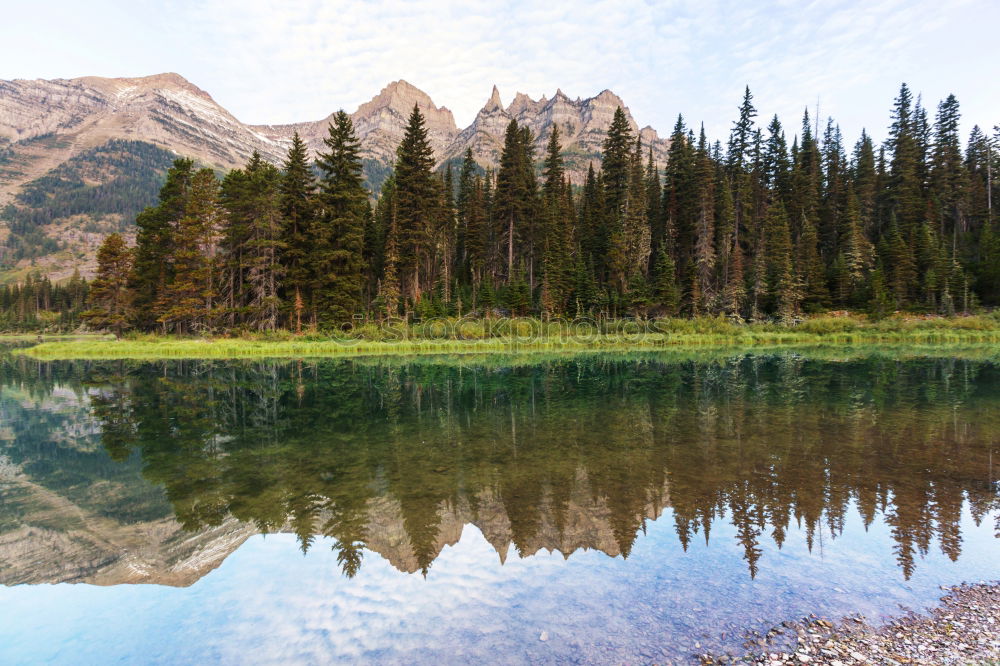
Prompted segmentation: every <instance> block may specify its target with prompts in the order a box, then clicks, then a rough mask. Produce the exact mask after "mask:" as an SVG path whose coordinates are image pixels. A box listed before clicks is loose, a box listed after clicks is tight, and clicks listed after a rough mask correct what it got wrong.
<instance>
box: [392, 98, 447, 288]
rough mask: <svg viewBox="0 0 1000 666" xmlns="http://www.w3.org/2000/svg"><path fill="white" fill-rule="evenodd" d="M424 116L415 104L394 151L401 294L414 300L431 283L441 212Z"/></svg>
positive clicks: (432, 154)
mask: <svg viewBox="0 0 1000 666" xmlns="http://www.w3.org/2000/svg"><path fill="white" fill-rule="evenodd" d="M433 168H434V151H433V150H432V149H431V145H430V142H429V141H428V138H427V127H426V125H425V122H424V116H423V114H422V113H420V109H419V108H418V107H417V105H416V104H414V105H413V111H412V112H411V113H410V117H409V120H408V121H407V125H406V130H405V131H404V133H403V140H402V142H401V143H400V144H399V148H398V149H397V151H396V169H395V178H396V234H397V241H398V251H399V266H398V269H399V279H400V284H401V292H402V294H401V295H402V296H404V297H405V298H407V299H408V300H409V301H410V302H413V303H416V302H417V301H419V300H420V297H421V295H422V294H423V293H424V292H425V291H429V290H430V289H431V288H432V287H433V284H434V280H433V278H434V276H433V266H434V264H435V257H434V256H432V247H431V239H432V235H433V232H434V229H435V227H436V225H437V221H438V218H439V216H440V211H441V206H440V201H441V193H440V181H439V180H438V179H437V178H435V177H434V174H433Z"/></svg>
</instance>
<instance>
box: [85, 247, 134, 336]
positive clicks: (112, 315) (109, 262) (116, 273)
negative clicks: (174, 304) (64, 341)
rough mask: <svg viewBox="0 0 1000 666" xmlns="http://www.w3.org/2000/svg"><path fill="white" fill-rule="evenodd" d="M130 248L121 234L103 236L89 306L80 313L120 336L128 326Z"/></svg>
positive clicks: (131, 257) (130, 296) (129, 310)
mask: <svg viewBox="0 0 1000 666" xmlns="http://www.w3.org/2000/svg"><path fill="white" fill-rule="evenodd" d="M132 259H133V254H132V250H130V249H129V247H128V246H127V245H126V244H125V239H124V238H122V235H121V234H118V233H114V234H111V235H110V236H108V237H107V238H105V239H104V242H103V243H101V247H99V248H98V249H97V274H96V275H95V276H94V281H93V282H91V283H90V292H89V294H88V297H87V305H88V306H89V309H88V310H87V311H86V312H84V313H82V314H81V317H82V318H83V320H84V321H86V322H87V323H88V324H89V325H91V326H93V327H95V328H99V329H106V330H109V331H111V332H113V333H114V334H115V337H116V338H120V337H121V336H122V333H123V332H124V331H125V329H126V328H128V327H129V319H130V315H131V308H132V293H131V291H130V290H129V288H128V280H129V273H130V272H131V270H132Z"/></svg>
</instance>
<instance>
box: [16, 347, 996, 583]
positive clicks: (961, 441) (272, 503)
mask: <svg viewBox="0 0 1000 666" xmlns="http://www.w3.org/2000/svg"><path fill="white" fill-rule="evenodd" d="M0 373H2V374H0V388H2V393H0V417H2V423H3V425H2V429H0V500H2V503H0V552H4V553H6V555H7V556H6V557H5V558H2V559H0V583H5V584H8V585H10V584H17V583H41V582H62V581H84V582H91V583H98V584H113V583H119V582H157V583H164V584H169V585H190V584H192V583H193V582H195V581H196V580H197V579H198V578H199V577H201V576H203V575H204V574H205V573H207V572H208V571H210V570H211V569H212V568H214V567H215V566H218V564H219V563H221V562H222V560H223V559H224V558H225V557H226V556H227V555H228V554H229V553H231V552H232V551H234V550H235V549H236V548H238V547H239V546H240V544H242V543H243V541H245V540H246V539H247V538H248V537H249V536H251V535H253V534H255V533H258V532H263V533H277V532H286V533H294V534H295V536H296V538H297V541H298V544H299V547H300V548H301V549H302V550H303V551H308V550H309V549H310V548H311V547H315V546H316V545H318V544H319V543H322V547H324V548H328V547H331V545H332V547H333V548H334V549H335V551H336V558H337V561H338V562H339V564H340V567H341V568H342V570H343V572H344V574H346V575H347V576H349V577H353V576H354V575H356V574H357V573H358V571H359V569H360V567H362V566H363V565H364V554H365V551H366V550H367V551H370V552H375V553H378V554H380V555H381V556H382V557H384V558H386V559H387V560H388V561H389V562H391V563H392V564H393V565H394V566H395V567H396V568H397V569H399V570H401V571H405V572H422V573H423V574H424V575H427V573H428V572H429V570H431V568H432V566H433V564H434V561H435V559H436V558H437V557H438V556H439V555H440V553H441V552H442V549H443V548H444V547H445V545H448V544H454V543H456V542H457V541H458V540H459V538H460V536H461V535H462V530H463V526H465V525H468V524H472V525H475V526H476V527H477V528H478V529H479V531H480V532H481V533H482V535H483V537H484V538H485V539H486V541H488V542H489V544H490V545H491V546H492V548H493V549H495V550H496V552H497V553H498V554H499V558H500V560H501V561H503V560H504V559H505V558H506V557H507V556H508V554H509V553H510V551H511V549H512V548H513V550H514V551H515V552H516V554H517V555H518V557H519V558H523V557H526V556H530V555H532V554H534V553H537V552H538V551H540V550H549V551H551V550H557V551H559V552H560V553H562V554H563V555H564V556H566V557H571V556H572V554H573V553H574V552H576V551H578V550H580V549H596V550H600V551H603V552H604V553H606V554H607V555H610V556H613V557H621V558H628V556H629V554H630V553H631V552H632V550H633V546H634V544H635V542H636V539H637V538H640V535H641V533H643V532H644V531H645V530H646V528H647V524H648V522H649V521H650V520H656V519H657V518H659V517H660V515H661V514H662V513H663V512H664V511H665V510H668V509H669V517H666V519H668V520H671V521H672V522H673V530H674V531H675V533H676V538H677V539H678V540H679V541H680V544H681V545H682V546H683V547H684V549H685V550H687V548H688V546H689V544H691V543H692V541H694V540H696V539H698V540H704V541H705V542H710V540H711V537H712V536H713V535H712V530H713V528H715V527H717V526H718V525H720V523H721V522H725V523H727V524H729V525H731V526H732V528H733V529H734V533H735V538H736V539H737V541H738V543H739V547H740V549H741V551H742V557H743V561H744V563H745V567H746V575H747V576H749V577H750V578H753V577H755V576H757V574H758V571H759V567H760V565H761V557H762V556H763V553H764V550H765V549H764V548H762V544H763V543H765V542H770V543H773V544H774V545H776V546H777V547H779V548H780V546H781V545H782V543H783V541H784V539H785V538H786V532H787V531H788V530H789V529H793V528H794V529H801V530H803V531H804V533H805V537H806V540H807V543H808V545H809V548H810V550H812V549H813V548H816V547H817V544H818V542H820V541H822V540H823V539H827V538H828V539H834V540H836V539H837V538H838V536H839V535H840V534H841V532H842V530H843V529H844V525H845V521H846V520H847V519H848V517H849V515H859V516H860V518H861V519H862V520H863V522H864V524H865V526H866V528H867V527H868V526H870V525H871V524H872V523H873V522H881V523H884V524H885V526H886V527H887V528H888V530H889V531H890V533H891V537H892V543H893V544H894V545H893V548H894V552H893V553H892V554H891V557H892V558H894V559H895V561H896V563H897V564H898V567H899V574H900V576H901V577H903V578H904V579H909V578H910V577H911V575H912V574H913V573H914V571H915V569H916V568H917V567H919V566H920V561H921V558H922V557H923V556H925V555H927V553H928V552H929V551H930V550H931V549H939V550H940V551H941V552H942V553H944V554H945V555H947V556H948V558H950V559H951V560H955V559H957V558H958V557H959V556H960V555H961V553H962V546H963V542H962V533H961V530H960V523H961V522H962V517H963V511H968V512H969V513H971V516H972V518H973V520H974V521H975V523H976V524H977V525H978V524H979V523H980V522H981V521H983V520H989V521H996V520H997V517H998V515H1000V514H998V513H997V509H998V507H1000V503H998V498H997V492H996V490H997V489H996V486H995V476H996V472H995V471H994V470H993V468H992V460H993V457H994V454H996V453H997V452H998V445H997V443H998V442H1000V437H998V435H1000V369H998V367H997V366H996V365H993V364H992V363H989V362H981V361H974V360H958V359H933V358H916V359H910V360H905V361H898V360H893V359H891V358H887V357H880V356H877V355H876V356H870V357H864V358H858V359H854V360H846V361H842V362H829V361H821V360H808V359H805V358H801V357H798V356H795V355H791V354H782V355H741V356H734V357H730V358H721V359H714V360H710V361H705V362H702V361H697V360H672V359H670V358H662V357H658V356H656V355H646V356H635V357H622V356H617V357H616V356H592V357H587V356H583V357H570V358H564V359H557V360H545V361H542V362H538V363H527V364H520V365H513V366H508V367H504V366H499V367H491V366H489V365H487V364H484V363H479V362H477V361H475V360H470V361H467V362H466V364H465V365H457V364H451V363H434V362H413V363H389V364H381V363H378V362H374V361H363V360H362V361H343V360H321V361H301V362H271V361H259V362H242V361H233V362H218V361H215V362H212V361H197V362H195V361H173V362H162V363H124V362H122V363H93V362H87V363H84V362H61V363H37V362H34V361H30V360H27V359H22V358H8V359H0ZM178 525H179V526H180V527H179V528H178ZM997 530H998V532H1000V523H998V525H997ZM727 531H728V530H727ZM318 537H320V540H319V541H317V538H318ZM322 537H329V539H324V538H322ZM726 538H731V537H726ZM886 556H890V555H889V554H888V553H887V554H886Z"/></svg>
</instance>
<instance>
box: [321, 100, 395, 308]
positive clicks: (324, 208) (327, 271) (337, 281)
mask: <svg viewBox="0 0 1000 666" xmlns="http://www.w3.org/2000/svg"><path fill="white" fill-rule="evenodd" d="M323 143H324V145H325V146H326V148H327V152H325V153H320V154H319V156H318V158H317V160H316V166H317V167H319V170H320V178H319V194H318V198H319V202H320V207H321V208H320V211H321V212H320V216H319V220H318V226H319V228H318V229H317V232H318V233H315V234H314V236H313V237H314V242H315V244H316V251H315V254H314V261H313V269H314V271H315V281H314V286H313V290H314V294H315V297H314V301H315V307H316V309H317V313H318V319H319V323H320V324H321V325H324V326H330V325H332V324H336V323H341V322H346V321H350V320H351V318H352V317H353V316H354V315H355V314H360V313H361V312H362V309H363V302H362V295H363V292H364V285H365V280H364V268H365V263H364V257H363V251H364V227H365V214H366V212H367V206H368V193H367V191H366V190H365V187H364V184H363V183H364V179H363V176H362V166H361V157H360V155H359V151H360V143H359V141H358V139H357V137H356V136H355V134H354V124H353V123H352V122H351V117H350V116H349V115H347V114H346V113H345V112H344V111H343V110H340V111H338V112H337V113H336V114H335V115H334V118H333V123H331V124H330V126H329V129H328V136H327V137H326V138H325V139H324V140H323ZM397 187H398V180H397Z"/></svg>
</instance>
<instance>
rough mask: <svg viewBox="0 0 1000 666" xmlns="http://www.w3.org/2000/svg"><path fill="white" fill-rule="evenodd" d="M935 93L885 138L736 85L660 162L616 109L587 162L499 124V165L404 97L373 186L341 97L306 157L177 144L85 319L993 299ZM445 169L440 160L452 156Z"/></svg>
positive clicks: (297, 148) (329, 320)
mask: <svg viewBox="0 0 1000 666" xmlns="http://www.w3.org/2000/svg"><path fill="white" fill-rule="evenodd" d="M959 119H960V112H959V104H958V101H957V100H956V99H955V97H954V96H949V97H948V98H947V99H945V100H943V101H942V102H940V103H939V104H938V106H937V108H936V109H934V110H928V109H927V108H925V107H924V106H923V105H922V103H921V101H920V98H919V97H917V98H916V99H915V98H914V96H913V94H912V93H911V91H910V89H909V88H908V87H907V86H906V85H905V84H904V85H903V86H902V87H901V88H900V90H899V93H898V96H897V97H896V98H895V100H894V102H893V104H892V110H891V124H890V126H889V131H888V138H887V140H886V141H885V142H884V143H881V144H879V143H876V142H875V140H873V138H872V137H871V136H870V135H869V134H868V133H867V132H862V134H861V136H860V137H859V138H858V139H857V140H856V141H855V142H854V143H853V144H850V143H847V142H846V141H845V139H844V137H842V135H841V132H840V129H839V128H838V126H837V125H836V123H835V122H834V121H833V120H832V119H830V120H827V121H826V122H825V124H823V126H822V127H821V125H820V123H818V122H816V121H815V119H814V118H811V117H810V115H809V113H808V111H807V112H806V113H805V114H804V115H803V118H802V120H801V124H796V125H795V126H794V127H790V128H786V127H785V126H783V125H782V123H781V122H780V121H779V119H778V118H777V117H774V118H772V119H770V120H767V121H764V120H762V119H758V117H757V112H756V109H755V107H754V102H753V96H752V95H751V93H750V90H749V89H747V90H746V93H745V95H744V97H743V101H742V104H741V105H740V108H739V117H738V119H737V120H736V121H735V122H734V123H733V126H732V129H731V131H730V133H729V136H728V137H726V139H725V142H723V141H721V140H714V139H711V138H709V137H707V136H706V134H705V131H704V129H703V128H702V129H701V130H699V129H698V128H695V127H689V126H688V125H687V124H686V123H685V120H684V119H683V117H678V119H677V123H676V125H675V126H674V129H673V132H672V134H671V137H670V139H671V141H670V149H669V158H668V161H667V163H666V164H657V163H655V162H654V161H653V159H652V153H651V151H649V150H648V148H647V147H644V146H643V145H642V143H641V141H640V139H639V138H638V137H637V136H636V133H635V132H634V131H632V129H631V128H630V126H629V124H628V122H627V120H626V116H625V114H624V112H623V111H622V110H621V109H618V111H617V112H616V114H615V117H614V121H613V122H612V124H611V126H610V127H609V129H608V132H607V135H606V138H605V139H604V144H603V158H602V160H601V162H600V163H593V164H591V167H590V169H589V172H588V173H587V176H586V179H585V181H584V182H579V183H577V182H571V181H570V180H569V178H568V176H567V173H566V171H565V169H564V163H563V157H562V154H561V145H560V135H559V130H558V127H557V126H555V125H553V127H552V130H551V133H550V135H549V136H548V138H547V139H548V143H547V149H546V150H545V154H544V155H536V154H534V150H533V146H534V140H535V137H533V136H532V135H531V133H530V131H529V130H528V129H527V128H522V127H519V126H518V125H517V123H516V121H511V122H510V124H509V126H508V127H507V130H506V134H505V138H504V145H503V151H502V154H501V157H500V161H499V165H498V167H497V168H496V169H495V170H493V169H483V168H482V167H481V166H480V165H479V164H477V163H476V161H475V160H474V159H473V156H472V153H471V151H470V152H467V153H466V155H465V160H464V161H463V162H462V163H461V164H460V165H455V167H453V166H452V165H451V164H448V165H447V166H445V167H444V168H442V169H436V168H435V165H436V163H437V156H435V155H434V154H433V152H432V150H431V148H430V145H429V143H428V137H427V129H426V127H425V124H424V119H423V117H422V115H421V113H420V111H419V109H418V108H416V107H414V109H413V112H412V114H411V115H410V117H409V120H408V125H407V127H406V131H405V135H404V138H403V140H402V142H401V144H400V145H399V148H398V150H397V158H396V163H395V165H394V168H393V170H392V173H391V174H390V175H389V177H388V178H387V179H386V181H385V182H384V184H383V185H382V188H381V191H380V192H377V193H373V192H369V191H367V190H366V188H365V186H364V180H363V176H362V159H361V157H360V146H359V141H358V139H357V137H356V135H355V131H354V128H353V126H352V122H351V119H350V117H349V116H348V115H347V114H346V113H344V112H339V113H338V114H336V116H335V118H334V121H333V122H332V123H331V125H330V127H329V136H328V137H327V138H326V139H325V141H324V143H325V150H324V151H322V152H321V153H320V154H319V155H317V156H316V157H315V160H314V159H313V158H312V156H310V155H309V154H308V151H307V150H306V147H305V144H304V143H303V141H302V140H301V139H300V138H299V137H298V136H297V135H296V136H295V137H294V140H293V141H292V144H291V147H290V149H289V151H288V154H287V158H286V159H285V161H284V163H283V164H281V165H280V166H276V165H272V164H269V163H267V162H266V161H264V160H263V159H261V158H260V156H258V155H254V156H253V157H252V158H251V159H250V160H249V162H248V163H247V164H246V166H245V167H244V168H242V169H238V170H234V171H231V172H229V173H228V174H226V175H225V177H224V178H222V179H221V181H220V180H219V179H218V177H217V175H216V173H215V172H214V171H212V170H210V169H198V168H196V165H195V164H194V163H193V162H192V161H191V160H187V159H178V160H176V161H175V162H174V164H173V166H172V168H171V169H170V170H169V172H168V174H167V178H166V182H165V184H164V186H163V189H162V191H161V192H160V197H159V203H158V204H157V205H155V206H153V207H150V208H148V209H146V210H145V211H143V212H142V213H141V214H140V215H139V216H138V218H137V220H136V224H137V226H138V236H137V244H136V247H135V248H129V247H127V246H126V244H125V243H124V242H123V240H122V238H121V236H118V235H117V234H116V235H112V236H110V237H109V238H108V240H107V241H106V243H105V245H104V246H103V248H102V250H101V253H100V256H99V269H98V275H97V277H96V279H95V281H94V282H93V283H92V285H91V288H90V307H91V309H90V310H89V311H88V312H87V313H85V317H86V318H88V319H89V320H90V321H91V324H92V325H94V326H97V327H101V328H105V329H110V330H115V331H116V332H118V333H121V331H123V330H125V329H127V328H134V329H138V330H147V331H157V332H163V333H176V334H193V333H203V332H204V333H209V332H213V331H239V330H243V331H270V330H276V329H289V330H293V331H301V330H303V329H307V328H310V329H311V328H316V329H319V330H329V329H332V328H336V327H338V326H342V325H343V324H344V323H345V322H352V321H357V320H372V319H374V320H378V319H385V318H390V317H411V318H412V317H419V318H427V317H434V316H462V315H468V314H473V315H479V316H490V315H491V314H493V313H502V314H511V315H516V316H522V315H537V316H543V317H549V316H562V317H577V316H607V317H660V316H684V317H691V316H704V315H723V316H726V317H729V318H731V319H733V320H737V321H760V320H777V321H795V320H796V319H797V318H799V317H801V316H803V315H806V314H809V313H814V312H822V311H826V310H852V311H866V312H869V313H871V314H873V315H875V316H884V315H885V314H888V313H890V312H893V311H896V310H904V311H915V312H926V313H938V314H954V313H956V312H967V311H970V310H973V309H975V308H978V307H980V306H995V305H997V304H1000V230H998V229H997V222H996V220H995V219H994V216H993V215H992V196H991V194H992V193H991V188H992V187H993V182H992V180H993V174H992V172H993V171H994V170H995V168H996V166H997V155H996V151H995V150H994V149H992V148H991V139H990V138H989V136H988V135H987V133H985V132H984V131H983V130H981V129H980V128H979V127H975V128H973V129H972V131H971V133H970V134H969V136H968V137H967V139H966V140H965V142H964V145H963V140H962V137H960V135H959ZM456 167H457V168H456Z"/></svg>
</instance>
